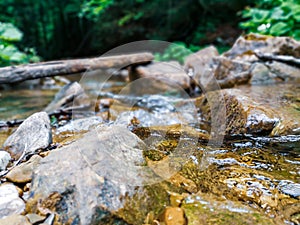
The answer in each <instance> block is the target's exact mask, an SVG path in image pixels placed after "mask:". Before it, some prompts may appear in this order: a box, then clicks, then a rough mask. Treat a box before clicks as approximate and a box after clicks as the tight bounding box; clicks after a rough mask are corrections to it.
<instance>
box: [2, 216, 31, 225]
mask: <svg viewBox="0 0 300 225" xmlns="http://www.w3.org/2000/svg"><path fill="white" fill-rule="evenodd" d="M0 225H31V223H30V222H29V221H28V219H27V218H26V216H21V215H11V216H8V217H5V218H3V219H0Z"/></svg>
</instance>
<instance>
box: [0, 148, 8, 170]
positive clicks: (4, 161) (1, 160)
mask: <svg viewBox="0 0 300 225" xmlns="http://www.w3.org/2000/svg"><path fill="white" fill-rule="evenodd" d="M10 160H11V157H10V154H9V153H7V152H5V151H0V171H2V170H5V169H6V167H7V165H8V163H9V161H10Z"/></svg>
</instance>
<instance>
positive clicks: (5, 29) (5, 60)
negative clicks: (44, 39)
mask: <svg viewBox="0 0 300 225" xmlns="http://www.w3.org/2000/svg"><path fill="white" fill-rule="evenodd" d="M22 36H23V34H22V32H21V31H20V30H19V29H18V28H16V27H15V26H14V25H12V24H11V23H1V22H0V66H7V65H11V64H20V63H28V62H35V61H38V60H39V57H38V56H37V55H36V53H35V51H34V49H27V50H26V53H25V52H22V51H20V50H19V49H18V48H17V47H16V46H15V44H14V42H19V41H21V39H22Z"/></svg>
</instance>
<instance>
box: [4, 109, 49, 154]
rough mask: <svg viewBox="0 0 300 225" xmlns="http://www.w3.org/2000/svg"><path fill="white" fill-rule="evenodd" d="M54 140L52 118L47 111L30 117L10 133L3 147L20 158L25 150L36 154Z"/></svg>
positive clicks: (27, 152)
mask: <svg viewBox="0 0 300 225" xmlns="http://www.w3.org/2000/svg"><path fill="white" fill-rule="evenodd" d="M51 142H52V132H51V126H50V120H49V117H48V115H47V113H45V112H39V113H35V114H33V115H31V116H30V117H28V118H27V119H26V120H25V121H24V122H23V123H22V124H21V125H20V126H19V127H18V129H17V130H16V131H15V132H14V133H13V134H12V135H10V136H9V137H8V138H7V140H6V141H5V142H4V144H3V148H4V149H5V150H6V151H8V152H9V153H10V154H11V156H12V157H13V158H15V159H18V158H19V157H20V156H21V155H22V154H23V152H24V151H25V153H26V154H34V153H35V152H36V151H37V150H40V149H44V148H46V147H48V146H49V145H50V144H51Z"/></svg>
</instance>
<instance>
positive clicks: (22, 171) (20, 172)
mask: <svg viewBox="0 0 300 225" xmlns="http://www.w3.org/2000/svg"><path fill="white" fill-rule="evenodd" d="M41 159H42V157H40V156H38V155H34V156H32V157H31V158H30V160H28V161H27V162H24V163H22V164H20V165H18V166H16V167H15V168H13V169H12V170H11V171H9V173H8V174H7V175H6V178H7V179H8V180H9V181H12V182H14V183H27V182H30V181H31V177H32V173H33V170H34V169H35V168H36V167H37V165H38V163H39V162H40V160H41Z"/></svg>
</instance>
